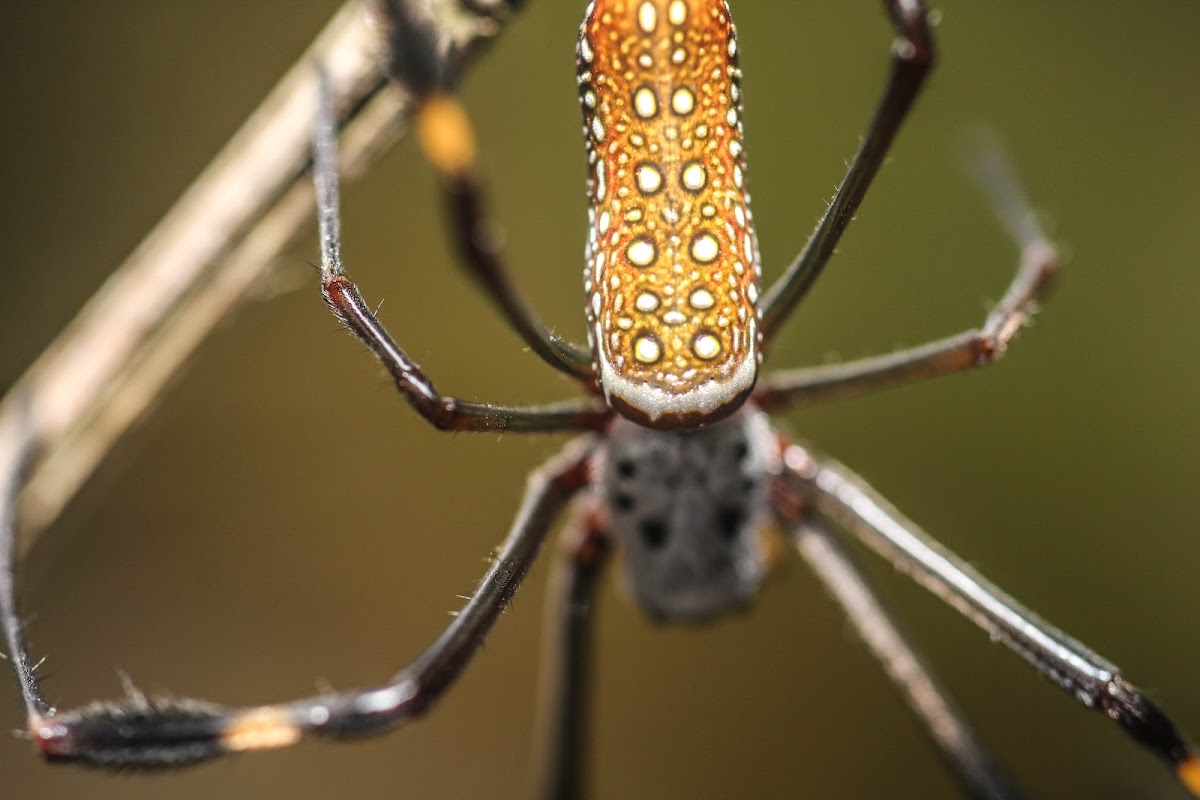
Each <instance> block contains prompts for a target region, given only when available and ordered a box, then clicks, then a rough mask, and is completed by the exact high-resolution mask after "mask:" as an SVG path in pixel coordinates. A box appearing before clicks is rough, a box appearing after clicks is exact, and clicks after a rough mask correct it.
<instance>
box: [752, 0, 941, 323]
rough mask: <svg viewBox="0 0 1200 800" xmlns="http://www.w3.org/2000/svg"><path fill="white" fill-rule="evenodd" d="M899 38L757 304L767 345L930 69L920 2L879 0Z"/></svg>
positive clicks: (829, 251)
mask: <svg viewBox="0 0 1200 800" xmlns="http://www.w3.org/2000/svg"><path fill="white" fill-rule="evenodd" d="M884 7H885V8H886V10H887V13H888V16H889V17H890V18H891V20H892V24H893V25H895V27H896V30H897V32H898V33H899V36H898V37H897V39H896V40H895V42H893V43H892V72H891V76H890V78H889V79H888V83H887V87H886V88H885V89H884V92H883V96H882V97H881V98H880V100H879V104H878V105H877V106H876V108H875V114H874V116H873V117H872V118H871V122H870V123H869V124H868V126H867V132H866V135H865V136H864V137H863V140H862V142H861V143H860V144H859V146H858V151H857V152H856V153H855V154H854V158H853V159H852V160H851V161H850V166H849V168H848V169H847V170H846V176H845V177H844V178H843V179H842V183H841V185H840V186H838V190H837V192H836V193H835V194H834V196H833V201H832V202H831V203H830V204H829V207H828V208H827V209H826V210H825V214H824V216H822V217H821V221H820V222H819V223H817V229H816V230H815V231H813V234H812V236H810V237H809V239H808V243H807V244H805V245H804V249H803V250H801V251H800V254H799V255H797V256H796V258H795V260H793V261H792V263H791V264H790V265H789V266H788V268H787V271H786V272H784V274H783V276H782V277H781V278H780V279H779V280H778V281H777V282H776V283H775V285H774V286H772V287H771V289H770V291H768V292H767V293H766V295H765V296H764V297H763V301H762V303H763V304H762V326H761V331H762V336H763V341H764V342H765V343H767V344H769V343H770V342H771V341H772V340H773V339H774V337H775V334H776V333H777V332H778V330H779V328H780V327H781V326H782V325H783V323H784V322H785V321H786V320H787V318H788V317H789V316H790V315H791V313H792V310H793V309H794V308H795V307H796V304H797V303H799V302H800V300H801V299H803V297H804V295H805V294H807V293H808V290H809V289H810V288H811V287H812V284H813V282H814V281H816V279H817V276H819V275H820V274H821V270H822V269H824V267H825V264H826V263H827V262H828V261H829V257H830V256H831V255H833V251H834V248H836V247H837V243H838V240H839V239H841V236H842V233H843V232H844V231H845V230H846V226H847V225H849V224H850V220H851V219H853V217H854V212H855V211H856V210H857V209H858V206H859V204H860V203H861V202H862V199H863V196H864V195H865V194H866V192H867V188H868V187H870V185H871V181H873V180H874V179H875V173H877V172H878V171H879V167H880V165H882V164H883V161H884V158H885V157H886V156H887V152H888V148H889V147H891V144H892V140H893V139H894V138H895V136H896V132H897V131H898V130H899V129H900V124H901V123H902V122H903V121H904V117H905V116H906V115H907V114H908V110H909V109H910V108H911V107H912V104H913V101H914V100H915V99H916V96H917V93H918V92H919V91H920V89H921V86H922V84H923V83H924V82H925V76H926V74H927V73H928V71H929V68H930V66H932V64H933V34H932V32H931V31H930V29H929V20H928V13H927V12H926V10H925V6H924V4H923V3H922V2H921V0H884Z"/></svg>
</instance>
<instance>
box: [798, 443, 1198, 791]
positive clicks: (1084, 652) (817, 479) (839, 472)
mask: <svg viewBox="0 0 1200 800" xmlns="http://www.w3.org/2000/svg"><path fill="white" fill-rule="evenodd" d="M783 480H784V481H785V482H786V483H787V484H788V485H789V487H790V488H789V491H790V492H792V493H794V495H795V496H797V497H801V498H804V502H805V504H806V505H807V506H808V507H809V508H811V509H813V510H814V511H815V513H816V514H817V515H818V517H821V518H824V519H827V520H830V521H832V522H834V523H836V524H837V525H839V526H840V527H842V528H844V529H846V530H848V531H850V532H851V533H853V534H854V535H855V536H856V537H858V539H860V540H861V541H862V542H863V543H864V544H866V545H867V546H868V547H869V548H871V549H872V550H874V551H875V552H876V553H878V554H879V555H880V556H882V557H883V558H886V559H887V560H889V561H890V562H891V563H892V564H893V565H894V566H895V567H896V569H898V570H900V571H901V572H904V573H906V574H908V575H909V577H911V578H912V579H913V580H915V581H916V582H917V583H919V584H921V585H922V586H924V587H925V588H926V589H928V590H930V591H931V592H933V593H934V594H935V595H937V596H938V597H939V598H941V599H942V600H943V601H945V602H946V603H948V604H949V605H951V606H953V607H954V608H955V609H957V610H958V611H959V612H961V613H962V614H963V615H964V616H966V617H967V618H968V619H970V620H971V621H972V622H974V623H975V624H976V625H978V626H979V627H980V628H982V629H983V630H984V631H985V632H987V633H988V635H989V636H990V637H991V638H992V640H993V641H997V642H1000V643H1002V644H1003V645H1004V646H1005V647H1007V648H1009V649H1010V650H1012V651H1013V652H1014V653H1016V654H1017V655H1019V656H1020V657H1021V658H1023V659H1024V660H1025V661H1027V662H1028V663H1029V664H1030V665H1032V666H1033V668H1034V669H1036V670H1037V671H1038V672H1039V673H1040V674H1041V675H1043V676H1045V677H1046V678H1049V679H1050V680H1051V681H1053V682H1054V683H1055V684H1057V685H1058V686H1059V687H1060V688H1061V689H1063V690H1064V691H1065V692H1067V693H1068V694H1069V695H1071V696H1072V697H1073V698H1075V700H1076V701H1078V702H1079V703H1081V704H1082V705H1084V706H1085V707H1087V708H1091V709H1094V710H1096V711H1100V712H1102V713H1103V714H1104V715H1105V716H1106V717H1108V718H1109V719H1111V720H1113V721H1114V722H1116V723H1117V724H1118V725H1120V726H1121V728H1122V729H1123V730H1124V731H1125V732H1126V733H1127V734H1129V735H1130V736H1131V737H1132V738H1133V739H1134V740H1135V741H1136V742H1137V743H1138V744H1139V745H1141V746H1142V747H1144V748H1145V749H1146V750H1148V751H1150V752H1151V753H1153V754H1154V755H1156V756H1158V757H1159V758H1160V759H1162V760H1163V761H1164V762H1165V763H1166V764H1167V765H1168V766H1169V767H1170V768H1171V769H1172V770H1173V771H1174V772H1175V774H1176V776H1177V777H1178V779H1179V781H1180V783H1181V784H1182V785H1183V786H1185V787H1186V788H1187V789H1188V791H1190V792H1191V793H1192V794H1193V795H1195V796H1197V797H1200V759H1197V756H1196V752H1195V750H1193V748H1192V746H1191V745H1190V744H1189V743H1188V742H1187V741H1186V740H1185V739H1184V738H1183V735H1182V734H1181V733H1180V732H1179V730H1178V728H1177V727H1176V726H1175V724H1174V723H1173V722H1172V721H1171V720H1170V718H1168V717H1167V715H1166V714H1165V713H1164V712H1163V711H1162V709H1160V708H1159V707H1158V706H1157V705H1156V704H1155V703H1154V702H1153V701H1151V700H1150V698H1149V697H1147V696H1146V695H1145V694H1144V693H1143V692H1142V691H1141V690H1140V689H1138V688H1137V687H1136V686H1134V685H1133V684H1131V683H1129V682H1128V681H1126V680H1125V679H1124V678H1123V677H1122V676H1121V674H1120V672H1119V671H1118V670H1117V668H1116V666H1114V665H1113V664H1111V663H1110V662H1108V661H1107V660H1105V659H1104V658H1102V657H1101V656H1099V655H1097V654H1096V653H1095V652H1093V651H1092V650H1091V649H1089V648H1088V647H1087V646H1086V645H1084V644H1082V643H1081V642H1079V641H1077V640H1075V639H1073V638H1071V637H1070V636H1068V635H1067V634H1065V633H1063V632H1062V631H1060V630H1058V629H1057V628H1055V627H1054V626H1052V625H1050V624H1049V623H1047V622H1046V621H1044V620H1042V619H1041V618H1040V617H1038V616H1037V615H1036V614H1034V613H1033V612H1032V611H1030V610H1029V609H1027V608H1025V607H1024V606H1022V605H1021V604H1020V603H1018V602H1017V601H1016V600H1014V599H1013V598H1011V597H1009V596H1008V595H1007V594H1006V593H1004V592H1003V591H1002V590H1001V589H999V588H998V587H997V586H995V585H994V584H993V583H991V582H990V581H988V580H987V579H986V578H984V577H983V576H981V575H980V574H979V573H978V572H976V571H975V570H974V569H972V568H971V567H970V566H969V565H967V564H966V563H965V562H964V561H963V560H962V559H960V558H958V557H957V556H955V555H954V554H953V553H951V552H950V551H948V550H947V549H946V548H944V547H942V546H941V545H940V544H938V543H937V542H936V541H934V539H933V538H932V537H930V536H929V534H927V533H925V531H923V530H921V528H919V527H918V526H917V525H916V524H914V523H913V522H912V521H910V520H908V519H906V518H905V517H904V516H903V515H902V514H901V513H900V512H899V511H897V510H896V509H895V508H894V507H893V506H892V505H891V504H890V503H888V502H887V500H885V499H884V498H883V497H881V496H880V495H879V494H878V493H877V492H876V491H875V490H874V489H872V488H871V487H870V486H868V485H867V484H866V482H864V481H863V480H862V479H861V478H859V477H858V476H857V475H855V474H853V473H852V472H850V471H849V470H847V469H846V468H845V467H843V466H841V465H840V464H836V463H834V462H831V461H821V460H819V459H817V458H815V457H814V456H813V455H812V454H811V453H810V452H809V451H808V450H806V449H805V448H803V447H801V446H800V445H796V444H793V445H789V446H787V447H786V448H785V449H784V478H783Z"/></svg>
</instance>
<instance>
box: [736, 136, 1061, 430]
mask: <svg viewBox="0 0 1200 800" xmlns="http://www.w3.org/2000/svg"><path fill="white" fill-rule="evenodd" d="M968 164H969V165H970V167H971V168H972V170H973V171H975V172H976V175H975V177H976V178H977V180H978V183H979V185H980V187H981V188H982V189H983V190H984V192H985V194H987V196H988V199H989V201H990V203H991V205H992V208H993V209H994V211H995V213H996V216H997V217H998V218H999V219H1000V221H1001V223H1002V224H1003V225H1004V227H1005V228H1006V229H1007V230H1008V232H1009V233H1010V234H1011V235H1012V237H1013V239H1014V240H1015V241H1016V243H1017V246H1018V247H1019V248H1020V249H1021V257H1020V263H1019V266H1018V267H1017V274H1016V275H1015V276H1013V280H1012V283H1010V284H1009V286H1008V289H1007V291H1005V293H1004V297H1003V298H1001V300H1000V302H999V303H997V304H996V307H995V308H993V309H992V311H991V313H990V314H988V316H987V319H986V320H984V323H983V326H982V327H980V328H977V329H975V330H970V331H965V332H963V333H960V334H958V335H956V336H951V337H949V338H946V339H941V340H939V341H936V342H930V343H929V344H925V345H921V346H919V347H913V348H909V349H906V350H900V351H898V352H895V353H888V354H887V355H883V356H876V357H874V358H864V359H860V360H858V361H849V362H846V363H844V364H833V365H830V366H825V367H812V368H808V369H798V370H789V371H787V372H778V373H775V374H773V375H770V376H768V377H767V378H766V380H764V381H763V383H762V384H761V386H760V387H759V388H758V390H757V391H756V392H755V400H756V402H758V403H759V405H761V406H762V407H763V408H764V409H766V410H767V411H778V410H783V409H786V408H790V407H792V406H796V405H800V404H803V403H811V402H814V401H819V400H830V399H834V398H841V397H848V396H852V395H857V394H863V393H866V392H870V391H874V390H876V389H884V388H888V387H891V386H899V385H902V384H905V383H909V382H911V381H915V380H920V379H922V378H932V377H934V376H937V375H944V374H946V373H949V372H957V371H958V370H963V369H970V368H971V367H981V366H984V365H985V364H990V363H992V362H993V361H994V360H996V359H997V358H999V357H1000V356H1001V355H1003V354H1004V352H1005V350H1006V349H1007V348H1008V344H1009V342H1010V341H1012V339H1013V337H1015V336H1016V335H1017V333H1018V332H1019V331H1020V330H1021V329H1022V328H1023V327H1024V326H1025V325H1026V323H1028V321H1029V319H1030V317H1031V316H1032V315H1033V312H1034V311H1035V310H1036V308H1037V303H1038V301H1039V300H1040V298H1041V297H1042V296H1043V295H1044V294H1045V292H1046V289H1047V288H1048V287H1049V285H1050V283H1051V282H1052V280H1053V278H1054V275H1055V273H1056V271H1057V268H1058V260H1057V254H1056V253H1055V250H1054V246H1053V245H1052V244H1051V243H1050V240H1049V239H1048V238H1047V237H1046V234H1045V233H1044V232H1043V231H1042V229H1041V227H1040V226H1039V225H1038V223H1037V217H1036V216H1035V215H1034V213H1033V211H1032V210H1031V209H1030V207H1029V203H1028V201H1026V200H1025V197H1024V194H1023V193H1022V191H1021V188H1020V185H1019V184H1018V183H1017V180H1016V179H1015V177H1014V173H1013V170H1012V169H1011V167H1010V166H1009V165H1008V163H1007V160H1006V159H1005V157H1004V154H1003V151H1002V150H1001V149H1000V147H999V146H998V145H996V144H994V143H990V142H987V141H980V142H978V146H977V147H973V148H972V149H971V154H970V157H969V158H968Z"/></svg>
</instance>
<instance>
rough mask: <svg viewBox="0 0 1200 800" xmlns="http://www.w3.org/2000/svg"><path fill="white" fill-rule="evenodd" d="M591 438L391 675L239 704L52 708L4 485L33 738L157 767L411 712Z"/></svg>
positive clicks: (461, 653)
mask: <svg viewBox="0 0 1200 800" xmlns="http://www.w3.org/2000/svg"><path fill="white" fill-rule="evenodd" d="M594 446H595V442H594V440H593V439H592V438H591V437H584V438H581V439H576V440H574V441H572V442H571V443H569V444H568V445H567V447H566V448H565V449H564V450H563V451H562V452H561V453H560V454H559V455H557V456H555V457H554V458H552V459H551V460H550V461H548V462H546V463H545V464H543V465H542V466H541V467H540V468H539V469H537V470H536V471H535V472H534V473H533V474H532V475H531V476H530V478H529V483H528V488H527V489H526V492H525V497H524V500H523V501H522V503H521V507H520V510H519V511H518V512H517V517H516V520H515V521H514V522H513V525H512V528H511V530H510V531H509V534H508V537H507V538H506V539H505V541H504V544H503V545H502V547H501V549H500V551H499V553H498V555H497V556H496V559H495V561H494V562H493V563H492V566H491V568H490V569H489V570H488V572H487V574H486V575H485V576H484V578H483V580H482V581H481V582H480V584H479V588H478V589H477V590H476V591H475V594H474V596H473V597H472V598H471V599H470V600H469V601H468V602H467V604H466V606H465V607H464V608H463V609H462V611H461V612H459V614H458V615H457V616H456V617H455V619H454V621H453V622H452V623H451V624H450V626H449V627H448V628H447V629H446V630H445V632H443V633H442V635H441V636H439V637H438V639H437V640H436V641H435V642H434V643H433V644H432V645H430V646H429V648H428V649H426V650H425V652H424V653H422V654H421V656H420V657H418V658H417V659H416V660H415V661H413V662H412V663H411V664H410V665H409V666H408V667H406V668H405V669H404V670H403V671H401V672H400V673H399V674H397V675H396V676H395V677H394V678H392V679H391V680H390V681H388V682H387V683H385V684H383V685H381V686H378V687H375V688H371V689H365V690H361V691H354V692H346V693H339V694H333V693H330V694H326V695H322V696H319V697H312V698H307V699H303V700H297V701H294V702H290V703H284V704H280V705H270V706H257V707H250V708H240V709H236V708H225V707H221V706H217V705H214V704H211V703H207V702H203V701H198V700H187V699H176V698H148V697H145V696H143V695H140V694H134V695H133V696H131V697H129V698H127V699H125V700H124V701H120V702H96V703H92V704H90V705H88V706H85V707H82V708H79V709H75V710H71V711H61V712H60V711H57V710H55V709H53V708H52V707H50V706H49V704H48V703H46V701H45V699H44V698H43V697H42V694H41V691H40V690H39V688H38V686H37V680H36V678H35V677H34V675H33V671H32V669H31V668H29V664H30V657H29V652H28V647H27V646H26V644H25V641H24V638H23V637H22V635H21V631H20V625H19V623H18V622H17V620H18V617H17V614H16V606H15V600H14V598H13V585H12V576H13V568H14V564H13V561H14V553H15V550H14V536H13V528H14V526H13V520H14V514H13V510H12V509H13V503H12V501H13V499H14V497H13V494H12V485H10V486H9V487H7V488H8V489H9V491H8V494H7V496H6V498H5V501H6V505H5V506H4V507H3V508H2V509H0V538H2V541H0V551H2V552H3V553H4V554H5V559H6V560H4V561H3V563H0V607H2V608H3V609H4V614H3V620H2V621H3V626H4V630H5V635H6V639H7V643H8V647H9V657H10V659H11V661H12V664H13V666H14V668H15V671H16V673H17V680H18V682H19V683H20V685H21V689H22V693H23V695H24V697H25V705H26V709H27V711H26V713H27V717H28V726H29V731H30V733H31V734H32V737H33V740H34V742H35V743H36V744H37V746H38V748H39V749H40V750H41V752H42V754H43V755H44V756H45V757H46V758H47V759H49V760H53V761H74V762H80V763H83V764H87V765H90V766H96V767H106V768H111V769H128V768H155V767H168V766H176V765H182V764H187V763H192V762H196V761H200V760H204V759H208V758H213V757H216V756H219V755H222V754H225V753H232V752H243V751H248V750H265V749H272V748H278V747H287V746H290V745H293V744H296V743H297V742H299V741H300V740H301V739H303V738H306V737H318V736H320V737H328V738H343V737H350V736H356V735H362V734H369V733H376V732H380V731H383V730H387V729H390V728H394V727H396V726H398V725H400V724H403V723H405V722H407V721H408V720H410V719H412V718H414V717H417V716H420V715H421V714H423V713H424V712H426V711H428V710H429V708H430V707H431V706H432V705H433V704H434V703H435V702H436V701H437V700H438V699H439V698H440V697H441V695H442V693H443V692H444V691H445V690H446V689H448V688H449V687H450V685H451V684H452V683H453V682H454V680H455V679H456V678H457V677H458V676H459V674H461V673H462V671H463V669H464V668H466V666H467V664H468V662H469V661H470V659H471V656H472V655H473V654H474V653H475V651H476V650H477V649H478V648H479V646H480V644H482V642H483V640H484V638H485V637H486V636H487V634H488V632H489V631H490V630H491V628H492V626H493V625H494V624H495V622H496V620H497V618H499V616H500V613H501V612H502V611H504V609H506V608H507V607H508V604H509V602H510V601H511V600H512V597H513V595H514V594H515V593H516V591H517V588H518V587H519V586H520V584H521V581H522V580H523V579H524V578H525V575H526V573H527V572H528V571H529V567H530V566H531V565H532V563H533V561H534V559H535V557H536V556H537V552H538V548H539V547H540V546H541V543H542V541H543V540H544V539H545V537H546V535H547V533H548V532H549V530H550V527H551V525H552V524H553V523H554V521H555V519H557V518H558V516H559V514H560V513H561V512H562V510H563V509H564V508H565V507H566V505H567V504H568V503H569V502H570V500H571V498H572V497H573V496H574V495H575V494H576V493H578V492H579V491H580V490H581V489H583V488H584V487H585V486H586V485H587V484H588V480H589V469H590V468H589V459H590V457H591V453H592V450H593V449H594Z"/></svg>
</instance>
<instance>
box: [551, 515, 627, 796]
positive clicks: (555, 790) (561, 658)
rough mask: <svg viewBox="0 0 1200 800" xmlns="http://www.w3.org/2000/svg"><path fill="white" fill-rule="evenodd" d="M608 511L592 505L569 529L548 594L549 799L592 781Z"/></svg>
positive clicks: (580, 790)
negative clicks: (593, 689) (593, 699)
mask: <svg viewBox="0 0 1200 800" xmlns="http://www.w3.org/2000/svg"><path fill="white" fill-rule="evenodd" d="M602 516H603V515H602V513H601V512H600V511H599V509H597V508H591V509H589V510H588V511H587V513H585V514H584V515H582V516H581V517H580V518H578V519H577V520H576V521H575V523H574V524H573V525H572V526H571V527H569V528H568V529H567V531H566V532H565V533H564V536H563V543H562V544H563V546H562V553H561V554H560V556H559V558H558V560H557V561H556V562H555V565H554V572H553V573H552V575H551V580H550V589H549V594H548V595H547V598H546V622H545V630H546V633H547V635H546V637H545V639H546V641H545V643H544V644H543V648H544V650H543V656H542V676H541V680H540V684H541V686H542V689H541V695H540V697H539V698H538V705H539V708H540V719H539V729H540V732H539V740H540V743H541V747H540V751H539V753H538V754H537V755H538V758H539V762H540V763H539V764H538V765H537V772H536V776H537V779H538V780H539V781H540V785H539V787H538V789H539V791H538V795H537V796H538V797H541V798H543V800H571V798H577V797H582V796H583V795H584V793H585V787H586V785H587V754H586V738H587V733H588V727H589V726H588V720H589V714H588V668H589V667H590V665H591V664H590V662H591V645H592V635H593V626H594V620H595V617H594V615H593V611H592V604H593V602H594V601H595V597H596V588H597V585H598V583H599V579H600V575H601V573H602V572H603V570H604V567H605V565H606V564H607V563H608V559H609V556H610V555H611V552H612V542H611V540H610V539H609V537H608V532H607V530H606V529H605V527H604V523H603V520H602Z"/></svg>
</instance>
